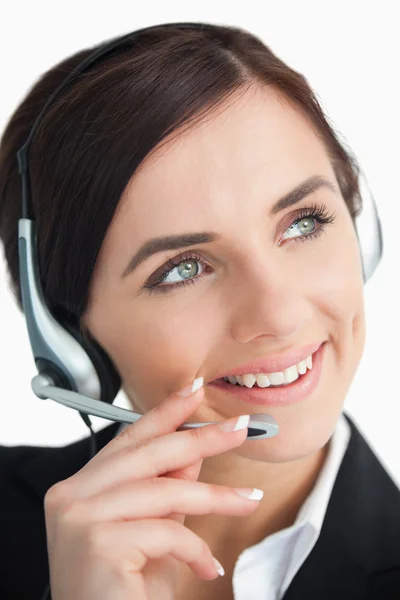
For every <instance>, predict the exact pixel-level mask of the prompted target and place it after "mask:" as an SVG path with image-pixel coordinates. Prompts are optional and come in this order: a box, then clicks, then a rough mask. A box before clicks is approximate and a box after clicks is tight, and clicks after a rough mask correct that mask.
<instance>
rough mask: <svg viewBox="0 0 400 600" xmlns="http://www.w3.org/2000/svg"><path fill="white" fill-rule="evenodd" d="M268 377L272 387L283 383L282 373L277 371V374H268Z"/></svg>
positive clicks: (283, 374) (283, 375)
mask: <svg viewBox="0 0 400 600" xmlns="http://www.w3.org/2000/svg"><path fill="white" fill-rule="evenodd" d="M268 377H269V380H270V382H271V384H272V385H279V384H280V383H285V373H283V372H282V371H279V372H278V373H270V374H269V375H268Z"/></svg>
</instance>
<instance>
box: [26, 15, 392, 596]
mask: <svg viewBox="0 0 400 600" xmlns="http://www.w3.org/2000/svg"><path fill="white" fill-rule="evenodd" d="M160 26H162V27H174V28H185V29H197V30H202V29H204V28H205V27H206V25H205V24H202V23H166V24H163V25H154V26H151V27H146V28H143V29H139V30H136V31H133V32H131V33H128V34H125V35H123V36H120V37H117V38H114V39H111V40H109V41H106V42H104V43H103V44H101V45H100V46H98V47H97V49H96V50H94V51H93V52H92V53H91V54H90V55H89V56H88V57H87V58H86V59H84V60H83V61H81V62H80V63H79V64H78V65H77V66H76V67H75V68H74V69H73V70H72V71H71V72H70V73H69V74H68V75H67V76H66V78H65V80H64V81H63V82H62V83H61V84H60V85H59V86H58V88H57V89H56V90H55V92H54V93H53V94H52V95H51V96H50V97H49V99H48V100H47V102H46V104H45V106H44V107H43V109H42V110H41V111H40V113H39V116H38V117H37V119H36V121H35V122H34V124H33V126H32V128H31V131H30V133H29V136H28V138H27V140H26V142H25V144H24V145H23V146H22V147H21V148H20V150H19V151H18V153H17V157H18V167H19V173H20V175H21V183H22V217H21V218H20V219H19V223H18V255H19V268H20V277H19V278H20V286H21V296H22V306H23V312H24V315H25V319H26V325H27V329H28V335H29V340H30V345H31V349H32V353H33V357H34V360H35V364H36V367H37V370H38V375H36V376H35V377H33V379H32V381H31V386H32V390H33V392H34V393H35V394H36V396H37V397H38V398H41V399H47V398H50V399H51V400H54V401H56V402H58V403H60V404H63V405H65V406H67V407H70V408H73V409H76V410H77V411H79V413H80V415H81V417H82V418H83V420H84V422H85V423H86V425H87V426H88V427H89V429H90V432H91V456H94V455H95V453H96V441H95V436H94V433H93V430H92V427H91V422H90V420H89V418H88V415H95V416H98V417H102V418H103V419H108V420H112V421H115V422H120V423H134V422H135V421H137V420H138V419H139V418H140V417H142V416H143V415H142V414H140V413H136V412H134V411H130V410H126V409H124V408H120V407H117V406H113V405H112V403H113V401H114V399H115V397H116V395H117V394H118V391H119V389H120V387H121V379H120V376H119V374H118V372H117V369H116V367H115V365H114V364H113V362H112V360H111V358H110V357H109V356H108V354H107V353H106V352H105V350H104V349H103V348H102V347H101V346H100V345H99V344H98V343H97V342H96V340H94V339H93V340H91V341H89V340H87V339H86V338H84V337H83V336H82V334H81V332H80V331H79V329H78V328H77V327H75V326H73V325H72V324H71V323H70V322H67V320H66V319H64V318H63V317H57V319H56V318H55V317H54V316H53V314H51V312H50V310H49V308H48V307H47V306H46V303H45V300H44V295H43V291H42V288H41V283H40V276H39V263H38V257H37V243H36V227H35V221H34V219H33V218H31V217H30V213H31V212H32V211H30V207H31V193H30V179H29V161H28V152H29V148H30V144H31V141H32V138H33V136H34V134H35V132H36V129H37V127H38V125H39V123H40V122H41V121H42V119H43V116H44V114H45V113H46V111H47V110H48V108H49V107H50V105H51V104H52V103H53V102H54V100H55V99H56V98H58V97H59V95H60V94H61V93H62V91H63V90H64V89H65V88H66V87H67V86H68V85H69V84H70V82H72V81H73V80H74V79H75V78H76V76H77V75H79V74H81V73H83V72H84V71H85V70H86V69H87V68H88V67H90V66H91V65H93V64H94V63H95V62H96V61H97V60H98V59H100V58H101V57H103V56H105V55H106V54H108V53H109V52H110V51H111V50H113V49H114V48H116V47H117V46H119V45H122V44H123V43H124V42H125V41H126V40H129V39H131V40H132V39H134V38H135V37H136V36H138V35H139V34H142V33H144V32H147V31H151V30H152V29H156V28H158V27H160ZM359 186H360V196H361V200H362V208H361V211H360V212H359V214H358V215H357V216H356V217H355V219H354V224H355V229H356V234H357V238H358V243H359V248H360V255H361V262H362V271H363V280H364V283H366V281H367V280H368V279H369V278H370V277H371V276H372V274H373V273H374V271H375V269H376V268H377V266H378V264H379V262H380V260H381V257H382V253H383V240H382V228H381V223H380V219H379V215H378V211H377V207H376V204H375V201H374V198H373V195H372V193H371V190H370V188H369V187H368V184H367V180H366V178H365V175H364V174H363V172H362V171H361V170H360V173H359ZM209 424H211V422H205V423H184V424H182V425H181V426H180V427H179V428H178V429H190V428H195V427H203V426H205V425H209ZM278 433H279V426H278V423H277V422H276V420H275V419H274V418H273V417H272V416H270V415H265V414H253V415H251V417H250V422H249V426H248V434H247V439H254V440H256V439H257V440H259V439H265V438H269V437H273V436H275V435H277V434H278ZM49 592H50V586H49V585H48V586H47V588H46V590H45V593H44V596H43V600H45V599H46V598H47V597H48V596H49Z"/></svg>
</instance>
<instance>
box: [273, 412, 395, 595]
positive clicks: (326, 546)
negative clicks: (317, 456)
mask: <svg viewBox="0 0 400 600" xmlns="http://www.w3.org/2000/svg"><path fill="white" fill-rule="evenodd" d="M344 416H345V418H346V419H347V421H348V422H349V424H350V427H351V437H350V440H349V446H348V449H347V451H346V453H345V455H344V457H343V461H342V464H341V466H340V469H339V471H338V475H337V478H336V481H335V485H334V487H333V491H332V495H331V498H330V501H329V504H328V508H327V512H326V515H325V519H324V522H323V526H322V529H321V533H320V536H319V538H318V540H317V542H316V544H315V546H314V548H313V550H312V551H311V553H310V554H309V556H308V557H307V559H306V561H305V562H304V563H303V565H302V566H301V568H300V570H299V571H298V573H297V574H296V576H295V577H294V579H293V581H292V582H291V584H290V586H289V588H288V589H287V591H286V593H285V594H284V596H283V600H299V598H307V599H309V600H311V599H318V600H320V599H322V598H323V599H324V600H339V599H340V600H359V599H360V600H361V599H364V600H365V599H371V600H372V599H374V600H386V599H387V600H389V599H393V600H394V599H395V598H396V599H397V600H398V599H399V598H400V490H399V489H398V487H397V486H396V484H395V483H394V482H393V481H392V479H391V478H390V476H389V475H388V473H387V472H386V470H385V469H384V468H383V466H382V464H381V463H380V462H379V460H378V458H377V457H376V456H375V454H374V453H373V452H372V450H371V448H370V446H369V445H368V443H367V442H366V440H365V439H364V438H363V436H362V435H361V433H360V432H359V431H358V429H357V427H356V425H355V424H354V422H353V421H352V419H351V418H350V417H349V416H348V415H346V414H345V413H344Z"/></svg>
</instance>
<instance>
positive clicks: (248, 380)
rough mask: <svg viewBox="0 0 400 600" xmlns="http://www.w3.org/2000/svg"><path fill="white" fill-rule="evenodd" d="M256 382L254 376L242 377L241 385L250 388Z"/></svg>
mask: <svg viewBox="0 0 400 600" xmlns="http://www.w3.org/2000/svg"><path fill="white" fill-rule="evenodd" d="M256 381H257V379H256V376H255V375H251V374H246V375H243V384H244V385H245V386H246V387H248V388H252V387H253V385H254V384H255V382H256Z"/></svg>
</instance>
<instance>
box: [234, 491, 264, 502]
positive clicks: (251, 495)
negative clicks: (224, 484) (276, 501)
mask: <svg viewBox="0 0 400 600" xmlns="http://www.w3.org/2000/svg"><path fill="white" fill-rule="evenodd" d="M233 489H234V490H235V492H237V493H238V494H239V496H242V497H243V498H247V499H248V500H261V498H262V497H263V496H264V492H263V491H262V490H259V489H258V488H233Z"/></svg>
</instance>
